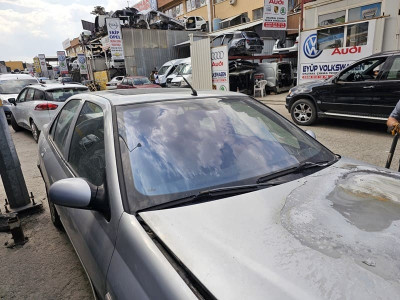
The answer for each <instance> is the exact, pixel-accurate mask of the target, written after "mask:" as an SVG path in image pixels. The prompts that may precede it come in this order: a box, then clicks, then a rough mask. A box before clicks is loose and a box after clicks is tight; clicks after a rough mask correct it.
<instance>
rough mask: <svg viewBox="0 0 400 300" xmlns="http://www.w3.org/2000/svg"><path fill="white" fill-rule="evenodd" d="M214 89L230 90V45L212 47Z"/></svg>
mask: <svg viewBox="0 0 400 300" xmlns="http://www.w3.org/2000/svg"><path fill="white" fill-rule="evenodd" d="M211 70H212V87H213V90H221V91H229V62H228V46H219V47H213V48H211Z"/></svg>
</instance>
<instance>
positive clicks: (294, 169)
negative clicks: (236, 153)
mask: <svg viewBox="0 0 400 300" xmlns="http://www.w3.org/2000/svg"><path fill="white" fill-rule="evenodd" d="M336 161H337V159H336V158H335V159H333V160H329V161H319V162H312V161H304V162H302V163H299V164H298V165H295V166H293V167H290V168H287V169H283V170H280V171H277V172H274V173H271V174H268V175H264V176H261V177H260V178H258V179H257V183H266V182H268V181H270V180H272V179H275V178H279V177H282V176H285V175H288V174H293V173H299V172H301V171H304V170H306V169H310V168H324V167H327V166H329V165H331V164H333V163H334V162H336Z"/></svg>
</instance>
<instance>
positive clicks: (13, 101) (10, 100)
mask: <svg viewBox="0 0 400 300" xmlns="http://www.w3.org/2000/svg"><path fill="white" fill-rule="evenodd" d="M7 101H8V102H10V103H11V104H14V105H17V102H15V98H8V99H7Z"/></svg>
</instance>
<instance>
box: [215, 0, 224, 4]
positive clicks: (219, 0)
mask: <svg viewBox="0 0 400 300" xmlns="http://www.w3.org/2000/svg"><path fill="white" fill-rule="evenodd" d="M224 1H226V0H214V4H218V3H221V2H224Z"/></svg>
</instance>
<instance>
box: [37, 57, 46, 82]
mask: <svg viewBox="0 0 400 300" xmlns="http://www.w3.org/2000/svg"><path fill="white" fill-rule="evenodd" d="M38 57H39V63H40V69H41V70H42V76H44V77H48V74H49V73H48V71H47V65H46V57H45V55H44V54H38Z"/></svg>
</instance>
